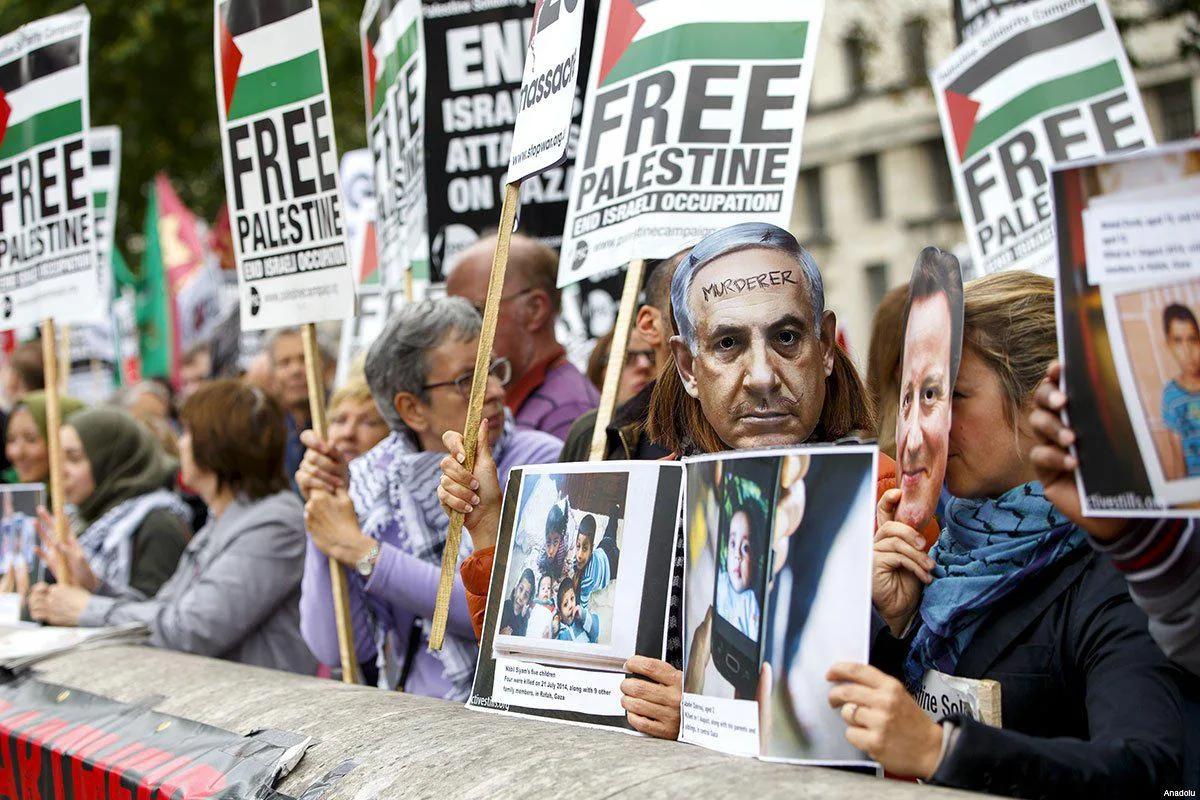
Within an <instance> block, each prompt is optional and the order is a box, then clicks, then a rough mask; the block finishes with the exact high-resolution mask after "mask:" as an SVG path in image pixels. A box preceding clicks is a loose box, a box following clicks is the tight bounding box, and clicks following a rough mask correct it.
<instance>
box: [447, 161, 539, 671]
mask: <svg viewBox="0 0 1200 800" xmlns="http://www.w3.org/2000/svg"><path fill="white" fill-rule="evenodd" d="M520 191H521V184H520V183H510V184H508V185H506V186H505V187H504V205H503V206H502V207H501V209H500V228H499V230H498V231H497V232H496V253H495V255H493V256H492V275H491V280H490V282H489V283H488V291H487V301H486V303H485V304H484V306H483V329H482V330H480V331H479V350H478V351H477V352H476V353H475V379H474V380H472V381H471V399H470V402H469V403H468V405H467V424H466V430H464V431H463V449H464V450H465V451H466V457H467V459H466V462H465V463H464V464H463V466H465V467H466V468H467V470H468V471H470V470H473V469H475V448H476V446H477V445H478V444H479V420H480V417H481V416H482V415H483V399H484V395H486V394H487V382H488V371H489V369H490V368H491V365H492V344H493V343H494V342H495V339H496V317H497V315H498V314H499V313H500V297H501V296H502V295H503V293H504V273H505V271H506V270H507V269H508V246H509V243H510V242H511V241H512V231H513V224H514V223H515V221H516V218H517V205H518V203H519V200H520ZM462 529H463V515H462V512H461V511H455V512H454V513H453V514H451V515H450V529H449V530H448V531H447V532H446V549H445V550H444V551H443V553H442V577H441V581H440V582H439V583H438V593H437V605H435V606H434V609H433V626H432V627H431V628H430V631H429V649H430V650H441V649H442V641H443V640H444V638H445V635H446V618H447V616H449V614H450V592H451V591H452V590H453V589H454V573H455V571H457V569H458V547H459V544H460V543H461V542H462Z"/></svg>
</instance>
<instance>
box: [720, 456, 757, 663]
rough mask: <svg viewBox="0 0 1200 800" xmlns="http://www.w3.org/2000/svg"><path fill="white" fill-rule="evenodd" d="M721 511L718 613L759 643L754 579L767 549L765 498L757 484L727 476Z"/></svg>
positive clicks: (742, 478) (736, 476) (731, 475)
mask: <svg viewBox="0 0 1200 800" xmlns="http://www.w3.org/2000/svg"><path fill="white" fill-rule="evenodd" d="M725 484H726V485H725V496H724V502H723V504H722V508H721V519H722V523H723V524H722V525H721V528H720V536H721V539H722V542H721V544H720V546H719V548H718V551H717V552H718V556H717V557H718V565H717V603H716V606H717V614H718V615H719V616H720V617H721V618H722V619H724V620H725V621H726V622H728V623H729V624H730V625H732V626H733V627H734V628H735V629H736V630H737V631H738V632H739V633H741V634H742V635H743V636H745V637H747V638H748V639H750V640H751V641H755V642H756V641H758V630H759V620H760V615H761V613H762V602H761V598H760V597H759V595H758V593H759V591H761V589H758V588H757V587H758V585H759V582H758V581H757V580H756V579H757V577H758V573H759V571H760V569H761V566H760V564H759V562H760V561H761V556H762V554H763V551H764V550H765V549H766V531H767V519H768V513H767V499H766V497H764V495H763V491H762V489H761V488H760V487H759V485H758V484H757V483H755V482H753V481H751V480H749V479H747V478H744V477H742V476H740V475H736V474H730V475H728V476H727V478H726V482H725Z"/></svg>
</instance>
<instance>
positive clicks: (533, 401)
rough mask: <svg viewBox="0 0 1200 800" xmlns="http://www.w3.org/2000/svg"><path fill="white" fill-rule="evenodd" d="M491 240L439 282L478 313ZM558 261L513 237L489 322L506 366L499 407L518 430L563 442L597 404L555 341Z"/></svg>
mask: <svg viewBox="0 0 1200 800" xmlns="http://www.w3.org/2000/svg"><path fill="white" fill-rule="evenodd" d="M495 249H496V237H495V236H486V237H484V238H482V239H480V240H479V241H478V242H476V243H475V244H474V245H472V246H471V247H470V248H468V249H467V250H465V251H464V252H463V253H462V255H461V256H460V257H459V259H458V261H457V262H456V263H455V264H454V266H453V267H452V269H451V271H450V274H449V276H448V277H447V278H446V292H447V293H448V294H449V295H450V296H452V297H462V298H465V299H466V300H468V301H469V302H470V303H471V304H472V305H474V306H475V308H476V310H477V311H479V312H480V314H481V315H482V313H483V305H484V302H485V300H486V299H487V288H488V280H489V278H490V277H491V271H492V256H493V254H494V252H495ZM557 282H558V256H557V255H555V253H554V251H553V250H551V249H550V248H549V247H546V246H545V245H544V244H541V243H540V242H538V241H536V240H534V239H530V238H529V237H528V236H522V235H521V234H514V235H513V237H512V243H511V245H510V247H509V255H508V272H507V273H506V275H505V285H504V293H503V295H501V298H500V314H499V317H498V319H497V323H496V341H495V348H496V354H497V355H499V356H501V357H503V358H507V359H508V360H509V362H510V363H511V365H512V383H510V384H509V386H508V390H507V392H506V394H505V399H504V403H505V405H507V406H508V408H509V410H510V411H512V413H513V415H514V417H515V418H516V422H517V426H518V427H520V428H525V429H528V430H539V431H545V432H546V433H549V434H551V435H553V436H557V437H558V438H559V439H563V438H565V437H566V435H567V431H568V430H570V428H571V424H572V423H573V422H575V420H576V419H578V418H579V416H580V415H581V414H583V413H584V412H586V411H588V410H590V409H593V408H595V407H596V406H597V405H599V404H600V393H599V392H597V391H596V388H595V387H594V386H592V384H591V383H590V382H589V381H588V379H587V376H585V375H584V374H583V373H582V372H580V371H579V370H578V369H577V368H576V367H575V365H574V364H572V363H571V362H570V361H568V360H567V354H566V351H565V350H564V349H563V347H562V345H560V344H559V343H558V340H557V339H556V338H555V337H554V326H555V323H556V321H557V320H558V314H559V311H560V310H561V306H562V292H561V291H560V290H559V289H558V287H557V285H556V284H557Z"/></svg>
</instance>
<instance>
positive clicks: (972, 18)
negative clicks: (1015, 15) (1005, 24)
mask: <svg viewBox="0 0 1200 800" xmlns="http://www.w3.org/2000/svg"><path fill="white" fill-rule="evenodd" d="M952 1H953V3H954V32H955V35H956V36H957V37H958V38H957V40H956V41H957V42H958V43H959V44H962V43H963V41H965V40H967V39H970V38H971V37H972V36H975V35H976V34H977V33H979V32H980V31H981V30H983V29H984V28H986V27H987V25H988V23H989V22H991V21H992V20H994V19H997V18H998V17H1000V16H1001V15H1003V14H1006V13H1008V12H1009V11H1012V10H1013V9H1015V8H1017V7H1018V6H1023V5H1026V4H1027V3H1030V2H1037V0H952Z"/></svg>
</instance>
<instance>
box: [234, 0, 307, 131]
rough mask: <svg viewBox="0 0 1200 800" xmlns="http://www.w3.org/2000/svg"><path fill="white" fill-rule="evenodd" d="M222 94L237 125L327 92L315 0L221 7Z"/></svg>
mask: <svg viewBox="0 0 1200 800" xmlns="http://www.w3.org/2000/svg"><path fill="white" fill-rule="evenodd" d="M217 24H218V26H219V36H220V59H221V65H220V69H219V73H220V80H221V86H220V87H219V89H218V91H219V96H220V97H221V99H222V100H223V101H224V106H225V114H226V119H228V120H230V121H232V120H235V119H241V118H243V117H249V116H253V115H256V114H261V113H263V112H264V111H270V110H271V109H274V108H279V107H280V106H286V105H290V104H292V103H297V102H300V101H301V100H307V99H308V98H310V97H315V96H317V95H319V94H321V93H322V91H323V89H324V85H325V82H324V80H323V78H322V70H321V17H320V13H319V11H318V9H317V6H316V3H315V2H314V0H226V1H225V2H222V3H220V5H219V7H218V9H217Z"/></svg>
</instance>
